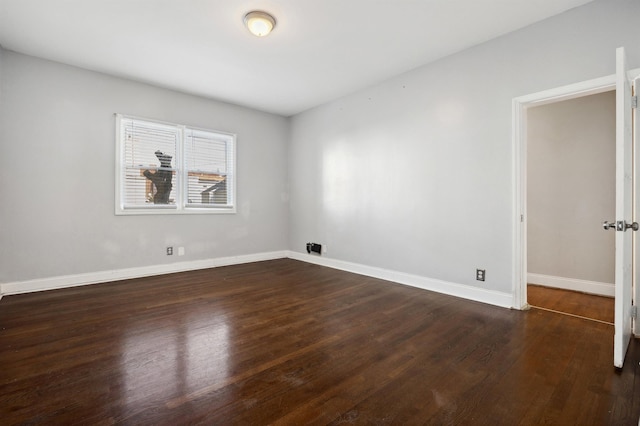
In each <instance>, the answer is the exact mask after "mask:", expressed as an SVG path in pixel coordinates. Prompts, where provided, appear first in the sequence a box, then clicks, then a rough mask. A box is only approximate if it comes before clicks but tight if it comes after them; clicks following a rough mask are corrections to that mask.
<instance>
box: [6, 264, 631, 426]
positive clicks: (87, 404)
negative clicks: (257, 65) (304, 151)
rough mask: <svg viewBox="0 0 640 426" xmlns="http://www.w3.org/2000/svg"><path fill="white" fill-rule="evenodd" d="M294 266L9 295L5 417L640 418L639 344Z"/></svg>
mask: <svg viewBox="0 0 640 426" xmlns="http://www.w3.org/2000/svg"><path fill="white" fill-rule="evenodd" d="M612 341H613V327H611V326H609V325H607V324H603V323H598V322H594V321H586V320H582V319H579V318H575V317H570V316H565V315H558V314H554V313H552V312H547V311H542V310H529V311H516V310H509V309H503V308H498V307H493V306H489V305H484V304H481V303H476V302H471V301H466V300H462V299H457V298H454V297H449V296H445V295H441V294H436V293H432V292H428V291H423V290H418V289H414V288H411V287H406V286H402V285H398V284H392V283H389V282H385V281H381V280H377V279H373V278H367V277H363V276H359V275H355V274H350V273H346V272H342V271H337V270H332V269H328V268H323V267H320V266H316V265H311V264H306V263H303V262H297V261H294V260H290V259H282V260H275V261H268V262H259V263H253V264H246V265H239V266H230V267H223V268H216V269H210V270H202V271H194V272H186V273H179V274H172V275H166V276H160V277H149V278H143V279H136V280H129V281H121V282H116V283H109V284H100V285H93V286H86V287H77V288H71V289H64V290H56V291H49V292H42V293H33V294H24V295H16V296H7V297H4V298H3V299H2V300H1V301H0V389H1V391H0V392H1V395H0V423H1V424H3V425H12V424H30V425H31V424H47V425H50V424H83V425H85V424H92V425H93V424H96V425H108V424H132V425H179V424H190V425H191V424H207V425H227V424H234V425H261V424H280V425H303V424H318V425H322V424H336V425H337V424H346V423H348V424H367V425H369V424H372V425H375V424H395V425H411V424H437V425H459V424H465V425H466V424H478V425H533V424H556V425H568V424H580V425H608V424H610V425H634V426H636V425H638V418H639V416H640V372H639V361H640V342H638V341H635V340H634V341H632V342H631V345H630V348H629V352H628V355H627V362H626V364H625V366H624V368H623V369H621V370H620V371H617V370H615V369H614V368H613V363H612V357H613V354H612Z"/></svg>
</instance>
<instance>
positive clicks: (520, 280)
mask: <svg viewBox="0 0 640 426" xmlns="http://www.w3.org/2000/svg"><path fill="white" fill-rule="evenodd" d="M629 74H630V75H631V76H632V78H631V79H632V80H633V79H634V78H636V77H638V76H640V69H634V70H631V71H630V72H629ZM615 89H616V75H615V74H611V75H608V76H606V77H601V78H596V79H593V80H587V81H583V82H579V83H574V84H569V85H566V86H562V87H557V88H554V89H549V90H544V91H541V92H537V93H532V94H529V95H525V96H520V97H517V98H514V99H513V101H512V110H511V111H512V182H513V206H512V209H513V216H512V220H513V223H512V226H513V241H512V254H513V256H512V265H513V271H512V283H513V287H512V295H513V301H512V306H513V308H515V309H520V310H524V309H528V308H529V304H528V303H527V114H526V112H527V109H528V108H530V107H533V106H540V105H545V104H550V103H554V102H560V101H565V100H569V99H575V98H579V97H582V96H589V95H596V94H598V93H603V92H608V91H611V90H615ZM639 151H640V150H635V153H634V156H635V161H636V163H637V164H639V165H640V161H639V160H640V152H639ZM636 188H640V186H636ZM634 198H635V202H636V203H638V206H640V197H634ZM636 253H638V250H636V243H635V242H634V259H635V258H636ZM637 287H638V286H634V288H635V295H634V296H635V297H634V300H638V297H640V291H639V289H638V288H637ZM639 332H640V330H635V329H634V333H635V334H636V335H637V334H638V333H639Z"/></svg>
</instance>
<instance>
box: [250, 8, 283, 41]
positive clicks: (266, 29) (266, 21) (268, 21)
mask: <svg viewBox="0 0 640 426" xmlns="http://www.w3.org/2000/svg"><path fill="white" fill-rule="evenodd" d="M244 25H245V26H246V27H247V29H248V30H249V31H251V34H253V35H256V36H258V37H264V36H266V35H269V33H270V32H271V30H273V28H274V27H275V26H276V20H275V18H274V17H273V16H271V15H269V14H268V13H267V12H262V11H259V10H254V11H253V12H249V13H247V14H246V15H244Z"/></svg>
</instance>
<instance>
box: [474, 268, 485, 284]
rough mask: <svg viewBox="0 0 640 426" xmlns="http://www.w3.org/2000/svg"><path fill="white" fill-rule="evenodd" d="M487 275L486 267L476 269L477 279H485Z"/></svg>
mask: <svg viewBox="0 0 640 426" xmlns="http://www.w3.org/2000/svg"><path fill="white" fill-rule="evenodd" d="M485 277H486V272H485V270H484V269H476V280H478V281H484V279H485Z"/></svg>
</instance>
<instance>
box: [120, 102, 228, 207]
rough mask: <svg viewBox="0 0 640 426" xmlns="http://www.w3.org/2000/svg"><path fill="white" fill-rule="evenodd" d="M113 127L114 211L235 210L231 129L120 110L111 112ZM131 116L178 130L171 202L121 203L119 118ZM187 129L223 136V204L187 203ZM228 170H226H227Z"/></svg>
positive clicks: (121, 144) (122, 169)
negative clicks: (224, 167) (227, 130)
mask: <svg viewBox="0 0 640 426" xmlns="http://www.w3.org/2000/svg"><path fill="white" fill-rule="evenodd" d="M115 118H116V120H115V122H116V123H115V127H116V129H115V130H116V144H115V145H116V153H115V160H116V161H115V175H116V176H115V214H116V215H158V214H160V215H162V214H235V213H236V204H237V203H236V135H235V134H233V133H227V132H221V131H219V130H210V129H203V128H197V127H193V126H186V125H182V124H176V123H170V122H164V121H159V120H153V119H148V118H142V117H136V116H131V115H124V114H115ZM123 119H127V120H135V121H140V122H147V123H153V124H158V125H162V126H170V127H175V128H176V130H177V134H178V142H177V146H176V153H175V154H176V155H175V158H174V161H175V169H176V176H175V184H174V189H175V195H176V196H175V204H171V205H166V204H151V203H150V204H148V205H144V206H142V205H140V206H135V207H132V206H125V203H124V195H125V190H124V184H125V179H124V169H125V166H126V165H125V160H124V154H125V149H124V147H125V141H123V140H122V120H123ZM187 130H191V131H195V132H208V133H212V134H214V135H215V136H216V138H217V139H220V140H224V141H225V142H226V144H227V148H228V149H229V153H228V155H227V156H226V161H227V170H228V174H227V197H228V198H227V199H228V203H227V204H226V205H216V204H211V205H210V206H209V205H207V206H204V205H202V204H197V205H193V206H190V205H189V204H190V203H189V202H188V199H187V198H188V197H187V191H188V178H187V174H188V169H187V161H186V158H185V143H186V142H185V141H186V134H187ZM229 170H230V171H229Z"/></svg>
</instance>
